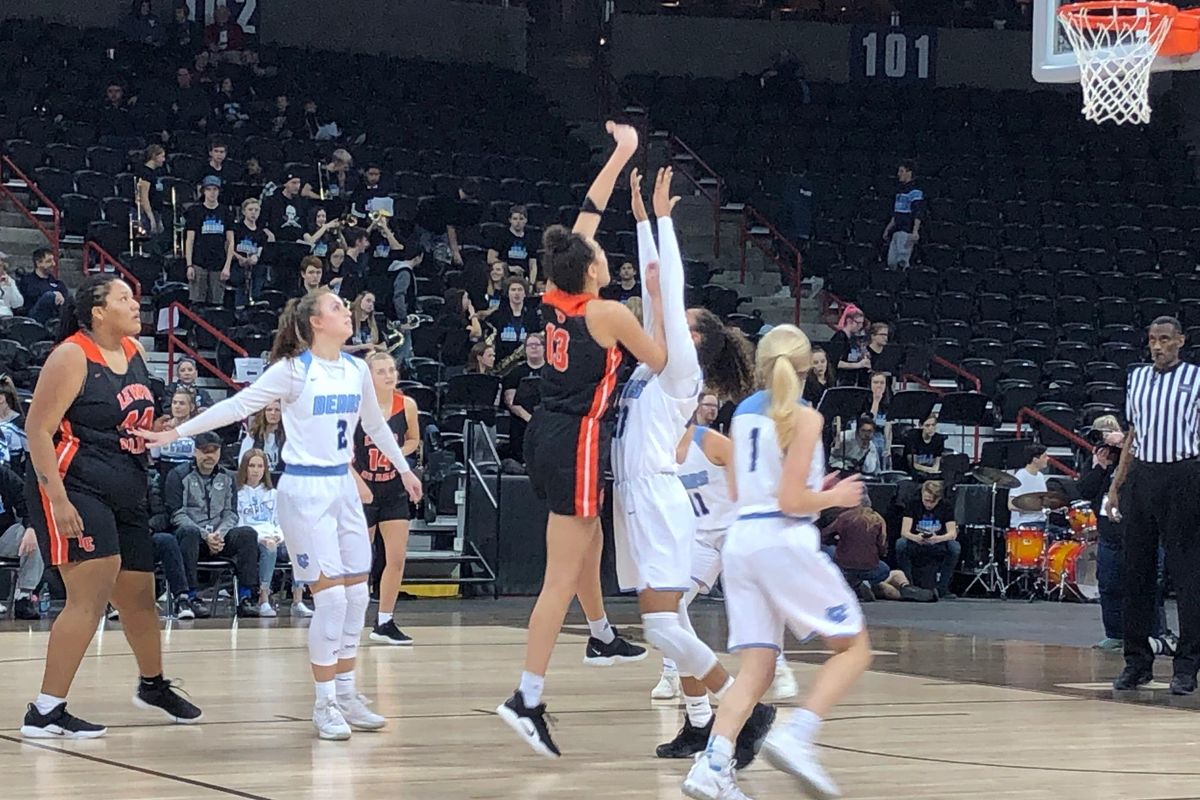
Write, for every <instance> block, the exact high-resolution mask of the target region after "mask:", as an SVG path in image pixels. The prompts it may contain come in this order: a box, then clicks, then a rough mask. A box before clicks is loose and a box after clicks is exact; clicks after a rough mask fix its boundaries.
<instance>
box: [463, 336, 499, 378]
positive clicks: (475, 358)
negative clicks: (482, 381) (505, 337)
mask: <svg viewBox="0 0 1200 800" xmlns="http://www.w3.org/2000/svg"><path fill="white" fill-rule="evenodd" d="M494 366H496V348H494V347H492V346H491V345H490V344H488V343H487V342H477V343H476V344H475V346H474V347H472V348H471V352H470V353H469V354H468V355H467V374H468V375H489V374H491V372H492V367H494Z"/></svg>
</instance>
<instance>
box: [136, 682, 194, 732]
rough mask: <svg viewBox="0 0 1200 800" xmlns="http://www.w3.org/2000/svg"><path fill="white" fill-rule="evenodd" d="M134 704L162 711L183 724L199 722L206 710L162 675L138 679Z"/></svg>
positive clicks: (174, 720) (170, 718)
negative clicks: (201, 708)
mask: <svg viewBox="0 0 1200 800" xmlns="http://www.w3.org/2000/svg"><path fill="white" fill-rule="evenodd" d="M133 704H134V705H135V706H137V707H138V708H144V709H147V710H154V711H161V712H162V713H163V714H166V715H167V719H169V720H171V721H172V722H177V723H179V724H181V725H191V724H193V723H196V722H199V721H200V719H201V717H203V716H204V712H203V711H201V710H200V709H199V708H197V707H196V706H195V704H193V703H192V702H191V701H189V700H188V699H187V698H185V697H184V696H183V695H181V694H180V693H179V691H178V690H176V689H175V686H174V684H172V683H171V681H169V680H166V679H165V678H163V677H162V676H161V675H160V676H158V677H157V678H143V679H142V680H140V681H138V687H137V691H136V692H135V693H134V695H133Z"/></svg>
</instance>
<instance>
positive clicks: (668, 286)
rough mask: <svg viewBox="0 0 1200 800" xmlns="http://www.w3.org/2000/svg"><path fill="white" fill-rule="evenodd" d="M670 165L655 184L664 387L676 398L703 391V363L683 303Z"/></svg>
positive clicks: (659, 172)
mask: <svg viewBox="0 0 1200 800" xmlns="http://www.w3.org/2000/svg"><path fill="white" fill-rule="evenodd" d="M673 174H674V172H673V170H672V169H671V168H670V167H667V168H666V169H660V170H659V171H658V180H656V181H655V184H654V213H655V215H656V216H657V217H658V246H659V251H660V253H661V255H662V259H661V260H660V261H659V286H660V291H661V293H662V308H663V330H664V333H665V334H666V337H667V365H666V367H664V368H663V371H662V376H661V377H662V380H663V381H664V384H663V388H664V389H666V390H667V394H669V395H671V396H672V397H688V396H690V395H692V394H695V393H696V392H697V391H699V389H700V386H699V382H700V362H699V360H698V359H697V357H696V344H695V342H693V341H692V332H691V330H690V329H689V328H688V321H687V309H686V308H684V302H683V254H682V253H681V252H680V250H679V240H678V239H677V238H676V236H675V223H674V222H673V221H672V219H671V211H672V209H674V208H675V204H676V203H678V202H679V198H678V197H672V196H671V178H672V176H673Z"/></svg>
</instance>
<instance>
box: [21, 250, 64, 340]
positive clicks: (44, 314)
mask: <svg viewBox="0 0 1200 800" xmlns="http://www.w3.org/2000/svg"><path fill="white" fill-rule="evenodd" d="M17 283H18V286H19V289H20V292H21V296H22V297H23V298H25V313H26V314H27V315H28V316H30V317H32V318H33V319H36V320H37V321H38V322H40V323H42V324H43V325H46V324H48V323H49V322H50V320H57V319H58V318H59V317H60V316H61V315H62V304H63V303H64V302H66V299H67V297H68V296H69V292H68V290H67V286H66V284H65V283H63V282H62V281H60V280H59V279H58V278H57V277H56V276H55V274H54V254H53V253H51V252H50V251H49V250H47V249H46V248H44V247H39V248H38V249H37V250H34V251H33V272H27V273H25V275H23V276H21V278H20V279H19V280H18V281H17Z"/></svg>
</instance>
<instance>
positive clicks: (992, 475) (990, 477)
mask: <svg viewBox="0 0 1200 800" xmlns="http://www.w3.org/2000/svg"><path fill="white" fill-rule="evenodd" d="M971 475H973V476H974V477H975V480H977V481H979V482H980V483H986V484H987V485H988V486H992V485H995V487H996V488H997V489H1016V488H1017V487H1018V486H1020V485H1021V482H1020V481H1019V480H1017V479H1016V478H1014V477H1013V476H1012V475H1009V474H1008V473H1007V472H1005V471H1004V470H1002V469H994V468H993V467H977V468H976V469H975V471H974V472H972V473H971Z"/></svg>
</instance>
